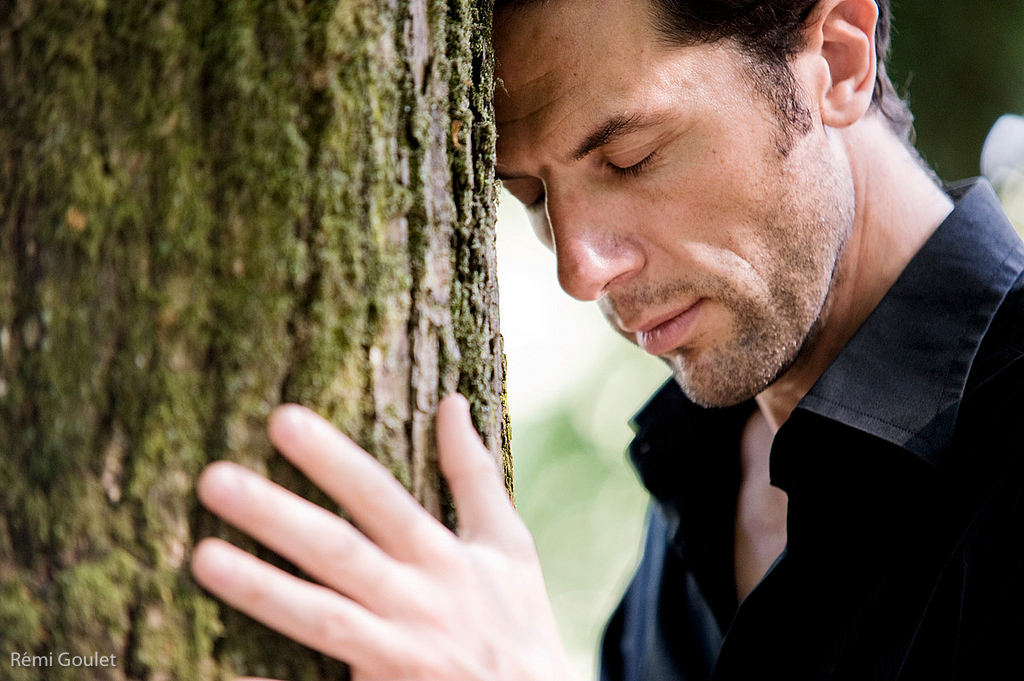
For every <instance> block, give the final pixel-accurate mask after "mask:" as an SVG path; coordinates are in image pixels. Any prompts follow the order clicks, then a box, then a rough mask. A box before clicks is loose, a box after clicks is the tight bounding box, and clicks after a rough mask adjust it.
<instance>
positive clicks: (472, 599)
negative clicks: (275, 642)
mask: <svg viewBox="0 0 1024 681" xmlns="http://www.w3.org/2000/svg"><path fill="white" fill-rule="evenodd" d="M269 432H270V437H271V440H272V441H273V442H274V444H275V446H276V447H277V448H278V450H280V452H281V453H282V454H283V455H284V456H285V457H287V458H288V460H289V461H291V462H292V463H293V464H295V466H296V467H298V468H299V470H301V471H302V472H303V473H305V475H306V476H307V477H309V479H310V480H312V481H313V482H314V483H316V484H317V485H318V486H319V487H320V488H321V489H323V490H324V492H326V493H327V494H328V495H329V496H330V497H331V498H332V499H334V500H335V501H336V502H338V503H339V504H340V505H341V506H342V507H343V508H345V509H346V510H347V511H348V513H349V514H350V515H351V517H352V519H353V522H354V523H356V524H357V525H358V526H359V529H356V528H355V527H354V526H353V525H352V524H350V523H349V522H347V521H346V520H344V519H342V518H340V517H339V516H337V515H336V514H334V513H331V512H330V511H327V510H326V509H323V508H321V507H319V506H317V505H315V504H312V503H310V502H309V501H306V500H305V499H303V498H301V497H299V496H297V495H295V494H293V493H292V492H289V491H287V490H285V489H284V488H282V487H280V486H278V485H276V484H274V483H272V482H270V481H269V480H266V479H265V478H263V477H262V476H260V475H257V474H256V473H253V472H251V471H249V470H247V469H245V468H242V467H241V466H238V465H236V464H233V463H228V462H218V463H214V464H211V465H210V466H209V467H207V469H206V470H205V471H204V472H203V474H202V476H201V477H200V480H199V498H200V500H201V501H202V503H203V504H204V505H205V506H206V507H207V508H208V509H209V510H210V511H212V512H213V513H215V514H217V515H218V516H220V517H221V518H223V519H224V520H226V521H227V522H228V523H230V524H232V525H234V526H235V527H237V528H239V529H240V530H242V531H244V532H246V533H247V534H249V535H251V536H252V537H253V538H255V539H256V540H257V541H259V542H260V543H262V544H264V545H265V546H267V547H268V548H270V549H272V550H274V551H276V552H277V553H279V554H281V555H282V556H284V557H285V558H287V559H288V560H290V561H292V562H293V563H294V564H295V565H297V566H298V567H299V568H301V569H302V570H304V571H305V572H306V574H308V575H309V576H310V577H311V578H312V579H315V580H317V582H318V583H314V582H310V581H306V580H303V579H300V578H298V577H296V576H294V575H290V574H288V573H286V572H284V571H282V570H280V569H278V568H276V567H274V566H271V565H269V564H268V563H265V562H263V561H261V560H259V559H257V558H256V557H254V556H252V555H251V554H249V553H246V552H245V551H242V550H241V549H239V548H237V547H235V546H233V545H231V544H229V543H227V542H225V541H222V540H220V539H212V538H209V539H204V540H203V541H202V542H200V544H199V545H198V546H197V547H196V550H195V553H194V556H193V559H192V571H193V574H194V575H195V577H196V579H197V581H198V582H199V583H200V584H201V585H202V586H204V587H205V588H206V589H207V590H209V591H210V592H211V593H212V594H214V595H215V596H217V597H218V598H220V599H222V600H224V601H225V602H227V603H228V604H229V605H231V606H233V607H235V608H238V609H239V610H241V611H243V612H245V613H246V614H248V615H249V616H250V617H253V618H254V619H257V620H259V621H260V622H263V623H264V624H266V625H267V626H269V627H271V628H273V629H276V630H278V631H280V632H281V633H283V634H285V635H286V636H288V637H290V638H293V639H295V640H296V641H298V642H300V643H302V644H304V645H307V646H309V647H311V648H314V649H316V650H319V651H321V652H323V653H326V654H327V655H330V656H332V657H335V658H337V659H340V660H343V661H345V662H347V663H348V664H349V665H350V666H351V668H352V678H353V679H355V680H356V681H370V680H371V679H388V680H389V681H400V680H409V681H412V680H414V679H415V680H429V681H446V680H450V681H456V680H457V681H469V680H474V681H475V680H477V679H489V680H491V679H493V680H495V681H500V680H509V681H533V680H538V681H539V680H541V679H544V680H551V681H555V680H558V681H563V680H565V679H569V678H571V676H572V675H571V673H570V672H569V671H568V668H567V663H566V661H565V656H564V653H563V652H562V648H561V644H560V642H559V637H558V632H557V630H556V627H555V622H554V616H553V615H552V612H551V606H550V603H549V601H548V596H547V593H546V591H545V588H544V582H543V577H542V575H541V570H540V563H539V561H538V559H537V554H536V550H535V548H534V544H533V540H532V538H531V537H530V534H529V532H528V531H527V529H526V527H525V526H524V525H523V523H522V521H520V520H519V517H518V516H517V515H516V513H515V510H514V509H513V508H512V505H511V504H510V503H509V500H508V497H507V495H506V493H505V490H504V486H503V484H502V480H501V476H500V474H499V471H498V467H497V465H496V462H495V461H494V458H493V457H492V456H491V454H490V452H488V451H487V449H486V447H484V445H483V443H482V442H481V441H480V438H479V436H478V435H477V434H476V431H475V430H474V429H473V425H472V422H471V420H470V417H469V409H468V405H467V403H466V401H465V399H464V398H462V397H461V396H449V397H447V398H445V399H444V400H442V402H441V405H440V407H439V409H438V415H437V445H438V452H439V457H440V464H441V471H442V473H443V474H444V476H445V477H446V478H447V480H448V484H449V486H450V488H451V492H452V497H453V499H454V501H455V509H456V512H457V513H458V516H459V519H460V530H459V534H458V536H456V535H455V534H453V533H452V532H451V531H449V530H448V529H447V528H445V527H444V526H443V525H441V524H440V523H439V522H438V521H437V520H435V519H434V518H433V517H432V516H430V515H429V514H428V513H427V512H426V511H425V510H424V509H423V508H422V507H421V506H420V505H419V504H418V503H416V501H415V500H414V499H413V497H412V496H411V495H410V494H409V493H408V492H406V490H405V489H404V488H403V487H402V486H401V485H400V484H399V483H398V481H397V480H395V478H394V477H393V476H392V475H391V474H390V473H389V472H388V471H387V469H385V468H384V467H383V466H382V465H381V464H380V463H378V462H377V461H375V460H374V459H373V458H372V457H370V456H369V455H368V454H367V453H366V452H364V451H363V450H362V449H360V448H359V447H358V446H357V445H356V444H355V443H353V442H352V441H351V440H349V439H348V438H347V437H345V436H344V435H343V434H342V433H340V432H339V431H338V430H336V429H335V428H334V427H333V426H331V425H330V424H329V423H328V422H327V421H325V420H324V419H322V418H321V417H319V416H317V415H316V414H314V413H313V412H311V411H309V410H308V409H305V408H303V407H299V406H296V405H286V406H283V407H279V408H278V409H277V410H275V411H274V413H273V414H272V415H271V417H270V423H269Z"/></svg>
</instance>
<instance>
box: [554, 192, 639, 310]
mask: <svg viewBox="0 0 1024 681" xmlns="http://www.w3.org/2000/svg"><path fill="white" fill-rule="evenodd" d="M624 209H625V207H624V206H620V207H618V209H616V207H615V206H608V205H602V203H601V202H590V201H587V200H585V199H576V198H573V197H570V196H565V195H563V196H557V195H553V194H552V193H550V192H549V194H548V199H547V218H548V222H549V228H550V238H551V242H552V243H551V246H552V250H554V252H555V257H556V259H557V261H558V283H559V285H560V286H561V287H562V290H564V291H565V292H566V293H568V294H569V295H570V296H572V297H573V298H576V299H577V300H582V301H592V300H598V299H600V298H602V297H603V296H604V295H605V294H606V293H608V291H609V290H610V289H612V288H614V287H616V286H621V285H623V284H625V283H626V282H628V281H629V280H631V279H632V278H633V277H635V276H636V275H637V274H639V273H640V271H641V270H642V269H643V266H644V254H643V250H642V249H641V248H640V245H639V242H638V238H637V235H636V234H635V233H633V232H632V230H631V228H630V223H631V220H630V218H629V217H628V216H624Z"/></svg>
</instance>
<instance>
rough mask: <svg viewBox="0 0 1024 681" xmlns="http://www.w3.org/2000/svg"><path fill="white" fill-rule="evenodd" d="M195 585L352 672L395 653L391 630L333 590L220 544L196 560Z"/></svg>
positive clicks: (201, 548) (211, 544)
mask: <svg viewBox="0 0 1024 681" xmlns="http://www.w3.org/2000/svg"><path fill="white" fill-rule="evenodd" d="M192 573H193V575H195V578H196V581H198V582H199V584H201V585H202V586H203V587H204V588H205V589H207V590H208V591H209V592H210V593H212V594H213V595H214V596H216V597H217V598H220V599H221V600H223V601H224V602H226V603H227V604H228V605H230V606H232V607H234V608H236V609H237V610H240V611H242V612H244V613H245V614H247V615H249V616H250V617H252V618H253V619H255V620H257V621H259V622H262V623H263V624H265V625H266V626H268V627H270V628H271V629H274V630H276V631H279V632H280V633H282V634H284V635H285V636H287V637H289V638H291V639H294V640H295V641H298V642H299V643H301V644H303V645H305V646H308V647H310V648H313V649H315V650H319V651H320V652H322V653H325V654H327V655H330V656H331V657H334V658H336V659H339V660H343V661H345V662H347V663H348V664H350V665H353V666H357V667H359V666H376V665H378V664H379V661H380V660H383V659H392V658H393V657H394V654H395V653H396V651H394V650H391V649H390V648H391V646H390V645H389V643H388V642H389V641H393V640H394V638H395V637H394V635H393V632H392V631H391V627H390V625H388V624H387V622H385V621H384V620H381V619H380V618H378V617H377V616H375V615H373V614H372V613H370V612H369V611H367V610H366V609H365V608H363V607H361V606H359V605H358V604H356V603H354V602H352V601H351V600H349V599H347V598H345V597H344V596H341V595H339V594H337V593H334V592H333V591H331V590H330V589H328V588H326V587H323V586H319V585H317V584H313V583H311V582H307V581H305V580H303V579H299V578H298V577H296V576H294V575H290V574H288V573H287V572H285V571H284V570H281V569H278V568H276V567H274V566H272V565H269V564H268V563H265V562H263V561H261V560H259V559H258V558H256V557H255V556H252V555H250V554H248V553H246V552H245V551H242V550H241V549H239V548H237V547H235V546H232V545H231V544H228V543H227V542H225V541H222V540H219V539H204V540H203V541H202V542H200V543H199V545H198V546H197V547H196V549H195V553H194V555H193V557H192Z"/></svg>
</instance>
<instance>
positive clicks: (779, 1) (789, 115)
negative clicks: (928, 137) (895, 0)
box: [495, 0, 914, 148]
mask: <svg viewBox="0 0 1024 681" xmlns="http://www.w3.org/2000/svg"><path fill="white" fill-rule="evenodd" d="M534 1H536V0H534ZM643 1H644V2H649V3H650V5H651V9H652V11H653V12H652V17H651V18H652V24H653V25H654V27H655V29H656V30H658V32H659V33H661V35H662V37H663V38H664V40H665V42H666V43H667V44H669V45H672V46H679V47H681V46H684V45H700V44H710V43H715V42H718V41H720V40H733V41H735V42H736V44H737V45H739V47H740V48H741V49H742V50H743V52H744V53H745V54H747V55H748V56H749V57H752V59H751V64H750V65H751V67H752V69H753V76H754V82H755V84H756V86H757V87H758V89H759V90H760V91H761V92H762V94H764V95H765V96H766V97H767V98H768V99H769V101H771V102H773V103H774V104H775V106H776V108H777V109H778V112H779V115H780V118H781V119H782V121H783V122H784V123H786V124H788V125H786V126H785V127H786V128H787V132H788V134H789V135H792V133H793V132H794V131H796V132H807V131H808V130H809V126H810V113H809V112H808V111H807V109H806V107H804V106H803V105H802V104H801V102H800V100H799V98H798V97H797V93H796V81H795V79H794V78H793V73H792V71H791V70H790V68H789V61H790V60H791V59H792V58H793V57H794V56H795V55H796V54H797V53H798V52H799V51H800V48H801V47H802V46H803V45H802V44H801V37H802V34H801V32H800V29H801V27H802V26H803V24H804V22H805V21H807V19H808V18H809V17H810V15H811V14H812V13H813V12H814V9H815V8H816V7H817V5H818V2H819V0H767V1H765V0H643ZM876 2H877V5H878V24H877V25H876V27H875V59H876V64H877V68H878V73H877V75H876V78H875V91H874V94H873V96H872V102H871V106H872V108H874V109H877V110H878V111H879V112H881V114H882V115H883V116H885V118H886V120H887V121H888V123H889V127H890V128H891V129H892V131H893V132H894V133H895V134H896V136H897V137H899V138H900V139H902V140H903V141H907V140H908V139H909V138H910V132H911V126H912V124H913V121H914V118H913V115H912V114H911V113H910V109H909V108H908V107H907V105H906V102H904V101H903V100H902V99H901V98H900V96H899V94H897V92H896V88H894V87H893V84H892V81H890V80H889V76H888V74H887V73H886V71H885V62H886V59H887V58H888V56H889V39H890V34H891V30H890V25H891V24H890V22H891V13H890V9H889V0H876ZM529 3H530V0H496V1H495V10H497V9H498V8H500V7H502V6H514V5H522V4H529ZM780 148H781V147H780Z"/></svg>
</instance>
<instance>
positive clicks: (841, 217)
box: [664, 167, 854, 407]
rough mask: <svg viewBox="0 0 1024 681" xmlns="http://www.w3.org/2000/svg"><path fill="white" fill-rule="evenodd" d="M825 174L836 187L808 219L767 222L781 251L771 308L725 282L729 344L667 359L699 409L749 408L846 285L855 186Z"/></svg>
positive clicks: (779, 216) (795, 357) (809, 342)
mask: <svg viewBox="0 0 1024 681" xmlns="http://www.w3.org/2000/svg"><path fill="white" fill-rule="evenodd" d="M828 170H829V171H831V172H829V173H828V174H827V175H825V176H819V179H822V177H824V178H828V179H830V180H831V181H830V182H829V185H831V186H829V187H827V188H826V190H825V191H824V192H822V193H821V194H820V200H819V201H817V202H816V204H815V205H814V206H813V210H812V211H811V212H810V215H807V214H806V213H805V214H804V215H803V216H800V215H795V214H786V212H784V211H776V212H775V213H774V214H772V215H769V216H768V218H767V220H766V224H765V228H766V230H769V233H770V234H771V236H772V238H773V239H774V242H775V243H776V244H777V246H778V250H777V251H776V253H775V256H776V257H775V260H774V262H775V263H776V264H777V266H776V267H775V269H774V270H773V275H772V276H771V278H770V281H769V287H768V290H769V296H768V300H757V299H755V298H751V297H746V296H743V295H741V294H740V293H739V292H737V291H736V290H735V289H733V288H731V287H728V286H726V284H725V283H724V282H722V283H721V284H720V285H719V289H720V290H719V292H718V298H717V300H718V302H719V303H720V304H721V305H723V306H724V307H725V308H726V309H727V310H728V311H729V312H730V313H731V316H732V319H733V333H732V334H731V336H730V338H729V339H728V340H726V341H724V342H723V343H721V344H719V345H718V346H713V347H709V348H705V349H703V350H701V351H689V350H687V349H686V348H683V349H680V350H678V351H676V352H673V353H671V354H670V355H669V356H667V357H665V358H664V359H665V361H666V362H667V363H668V364H669V366H670V367H671V368H672V373H673V375H674V377H675V379H676V381H677V382H678V383H679V385H680V387H681V388H682V389H683V392H684V393H685V394H686V396H687V397H689V398H690V400H691V401H693V402H694V403H696V404H698V405H701V406H704V407H728V406H733V405H736V404H739V403H741V402H744V401H746V400H749V399H751V398H753V397H755V396H756V395H757V394H759V393H760V392H762V391H763V390H764V389H766V388H767V387H769V386H770V385H771V384H772V383H774V382H775V381H776V380H778V379H779V377H781V376H783V375H784V374H785V373H786V372H787V371H789V370H790V369H791V368H792V367H793V365H794V364H796V363H797V362H798V361H799V360H800V358H801V357H802V356H804V355H805V354H806V353H807V352H808V350H809V348H812V347H814V346H815V344H816V343H817V340H818V338H819V336H820V334H821V331H822V325H823V322H824V320H825V319H827V317H828V311H829V309H830V307H831V302H832V298H833V295H834V292H835V290H836V284H837V282H838V281H839V280H840V278H841V273H840V261H841V258H842V254H843V250H844V248H845V245H846V241H847V238H848V237H849V234H850V231H851V229H852V225H853V217H854V216H853V212H854V198H853V185H852V178H848V177H843V175H842V173H840V172H839V171H838V170H837V169H836V168H834V167H833V168H829V169H828ZM777 205H792V204H786V203H780V204H777ZM792 212H793V211H790V213H792ZM801 218H802V219H801ZM809 236H811V237H813V238H807V237H809Z"/></svg>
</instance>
